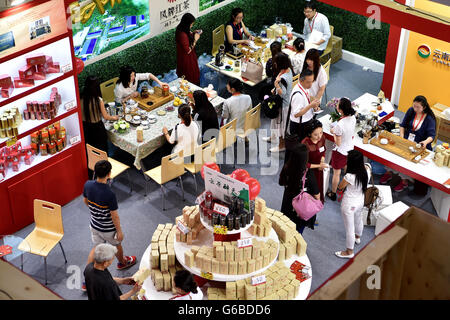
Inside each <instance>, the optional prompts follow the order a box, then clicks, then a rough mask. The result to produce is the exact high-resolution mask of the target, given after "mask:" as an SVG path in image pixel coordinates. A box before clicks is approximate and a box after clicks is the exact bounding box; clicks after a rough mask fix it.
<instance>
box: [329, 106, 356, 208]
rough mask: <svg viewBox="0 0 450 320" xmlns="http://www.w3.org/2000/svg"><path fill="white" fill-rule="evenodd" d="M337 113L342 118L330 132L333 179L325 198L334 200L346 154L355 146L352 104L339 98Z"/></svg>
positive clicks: (345, 163)
mask: <svg viewBox="0 0 450 320" xmlns="http://www.w3.org/2000/svg"><path fill="white" fill-rule="evenodd" d="M336 110H337V112H339V114H340V115H341V116H342V117H341V119H340V120H339V121H338V122H337V124H336V125H335V126H334V127H331V129H330V132H331V134H332V135H333V137H334V144H335V147H334V149H333V153H332V155H331V163H330V164H331V167H332V168H333V179H332V181H331V191H328V192H327V197H328V198H330V199H331V200H333V201H335V200H336V189H337V186H338V183H339V178H340V177H341V170H342V169H343V168H344V167H345V166H346V165H347V154H348V152H349V151H350V150H353V148H354V146H355V142H354V139H353V138H354V135H355V126H356V118H355V113H356V111H355V110H354V109H353V107H352V102H351V101H350V100H349V99H348V98H341V99H340V100H339V103H338V105H337V107H336Z"/></svg>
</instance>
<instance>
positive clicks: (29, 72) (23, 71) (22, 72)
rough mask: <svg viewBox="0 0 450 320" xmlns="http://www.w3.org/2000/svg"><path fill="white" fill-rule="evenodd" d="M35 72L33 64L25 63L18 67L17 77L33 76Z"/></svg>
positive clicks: (26, 77)
mask: <svg viewBox="0 0 450 320" xmlns="http://www.w3.org/2000/svg"><path fill="white" fill-rule="evenodd" d="M34 72H36V67H35V66H30V65H28V64H27V65H26V66H23V67H22V68H20V69H19V78H20V79H28V78H29V77H31V76H33V73H34Z"/></svg>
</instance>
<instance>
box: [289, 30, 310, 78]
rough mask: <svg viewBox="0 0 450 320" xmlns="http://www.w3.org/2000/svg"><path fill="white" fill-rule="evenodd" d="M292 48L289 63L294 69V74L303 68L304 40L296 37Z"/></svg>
mask: <svg viewBox="0 0 450 320" xmlns="http://www.w3.org/2000/svg"><path fill="white" fill-rule="evenodd" d="M294 49H295V54H294V55H293V56H291V64H292V68H293V69H294V73H295V74H300V73H301V72H302V69H303V63H304V62H305V55H306V50H305V40H303V39H302V38H300V37H298V38H297V39H295V41H294Z"/></svg>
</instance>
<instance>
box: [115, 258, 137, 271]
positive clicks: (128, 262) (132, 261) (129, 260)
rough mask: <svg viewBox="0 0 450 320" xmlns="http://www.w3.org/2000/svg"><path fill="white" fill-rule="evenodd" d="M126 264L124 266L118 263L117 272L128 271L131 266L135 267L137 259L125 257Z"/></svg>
mask: <svg viewBox="0 0 450 320" xmlns="http://www.w3.org/2000/svg"><path fill="white" fill-rule="evenodd" d="M124 258H125V261H126V263H125V264H122V263H120V262H118V263H117V270H123V269H127V268H129V267H131V266H134V265H135V264H136V257H135V256H125V257H124Z"/></svg>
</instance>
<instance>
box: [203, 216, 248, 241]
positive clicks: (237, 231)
mask: <svg viewBox="0 0 450 320" xmlns="http://www.w3.org/2000/svg"><path fill="white" fill-rule="evenodd" d="M253 221H254V218H253V219H252V220H251V221H250V224H248V225H246V226H245V227H244V228H240V229H239V230H232V231H227V234H226V235H227V236H228V235H231V234H238V233H242V232H244V231H246V230H248V229H249V228H250V227H251V226H252V224H253ZM200 222H201V223H202V225H203V226H204V227H205V228H206V229H208V230H209V231H211V232H213V233H214V228H213V227H212V226H210V225H209V224H208V223H207V222H206V221H204V220H203V218H202V217H201V215H200Z"/></svg>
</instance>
